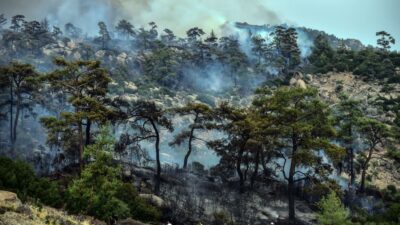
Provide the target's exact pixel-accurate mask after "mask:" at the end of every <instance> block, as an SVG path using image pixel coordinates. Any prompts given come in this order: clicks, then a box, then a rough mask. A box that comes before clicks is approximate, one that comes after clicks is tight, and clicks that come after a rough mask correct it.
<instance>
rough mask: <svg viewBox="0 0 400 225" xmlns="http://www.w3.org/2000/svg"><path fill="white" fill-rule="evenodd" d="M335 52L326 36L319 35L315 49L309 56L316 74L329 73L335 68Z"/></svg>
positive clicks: (315, 41)
mask: <svg viewBox="0 0 400 225" xmlns="http://www.w3.org/2000/svg"><path fill="white" fill-rule="evenodd" d="M334 56H335V52H334V50H333V49H332V47H331V46H330V45H329V43H328V40H327V38H326V37H325V36H324V35H318V36H317V37H316V38H315V40H314V47H313V51H312V53H311V55H310V56H309V60H310V63H311V64H312V66H313V72H315V73H327V72H328V71H332V70H333V68H334Z"/></svg>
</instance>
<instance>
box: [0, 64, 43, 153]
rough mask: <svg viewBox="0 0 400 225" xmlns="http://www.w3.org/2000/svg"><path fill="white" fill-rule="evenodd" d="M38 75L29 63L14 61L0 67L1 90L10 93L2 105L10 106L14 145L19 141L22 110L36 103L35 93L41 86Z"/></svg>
mask: <svg viewBox="0 0 400 225" xmlns="http://www.w3.org/2000/svg"><path fill="white" fill-rule="evenodd" d="M38 76H39V74H38V73H37V72H36V71H35V69H34V68H33V66H31V65H29V64H21V63H16V62H14V63H12V64H11V65H10V66H8V67H2V68H0V86H2V90H1V92H3V91H4V93H3V94H4V95H5V96H7V95H8V97H7V98H5V99H2V101H3V102H1V103H0V106H2V107H6V106H8V107H9V110H8V114H9V116H10V142H11V145H12V146H13V147H14V145H15V143H16V141H17V128H18V123H19V120H20V116H21V112H22V110H24V109H28V110H30V111H32V108H33V106H34V104H35V95H36V93H37V91H38V89H39V87H40V84H39V82H38V80H37V78H38ZM14 110H15V111H14Z"/></svg>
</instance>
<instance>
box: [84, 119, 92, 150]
mask: <svg viewBox="0 0 400 225" xmlns="http://www.w3.org/2000/svg"><path fill="white" fill-rule="evenodd" d="M91 126H92V121H91V120H90V119H87V120H86V131H85V132H86V140H85V145H86V146H87V145H90V142H91V141H90V130H91Z"/></svg>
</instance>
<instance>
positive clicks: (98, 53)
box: [94, 50, 106, 58]
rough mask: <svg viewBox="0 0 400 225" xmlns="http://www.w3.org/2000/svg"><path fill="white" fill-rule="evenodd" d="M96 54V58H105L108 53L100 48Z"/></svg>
mask: <svg viewBox="0 0 400 225" xmlns="http://www.w3.org/2000/svg"><path fill="white" fill-rule="evenodd" d="M94 55H95V56H96V58H103V57H104V56H105V55H106V51H104V50H99V51H97V52H96V53H95V54H94Z"/></svg>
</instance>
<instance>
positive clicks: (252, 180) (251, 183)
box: [250, 150, 260, 188]
mask: <svg viewBox="0 0 400 225" xmlns="http://www.w3.org/2000/svg"><path fill="white" fill-rule="evenodd" d="M259 164H260V150H258V151H257V153H256V165H255V168H254V172H253V175H252V176H251V181H250V186H251V188H253V187H254V182H255V180H256V178H257V175H258V167H259Z"/></svg>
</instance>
